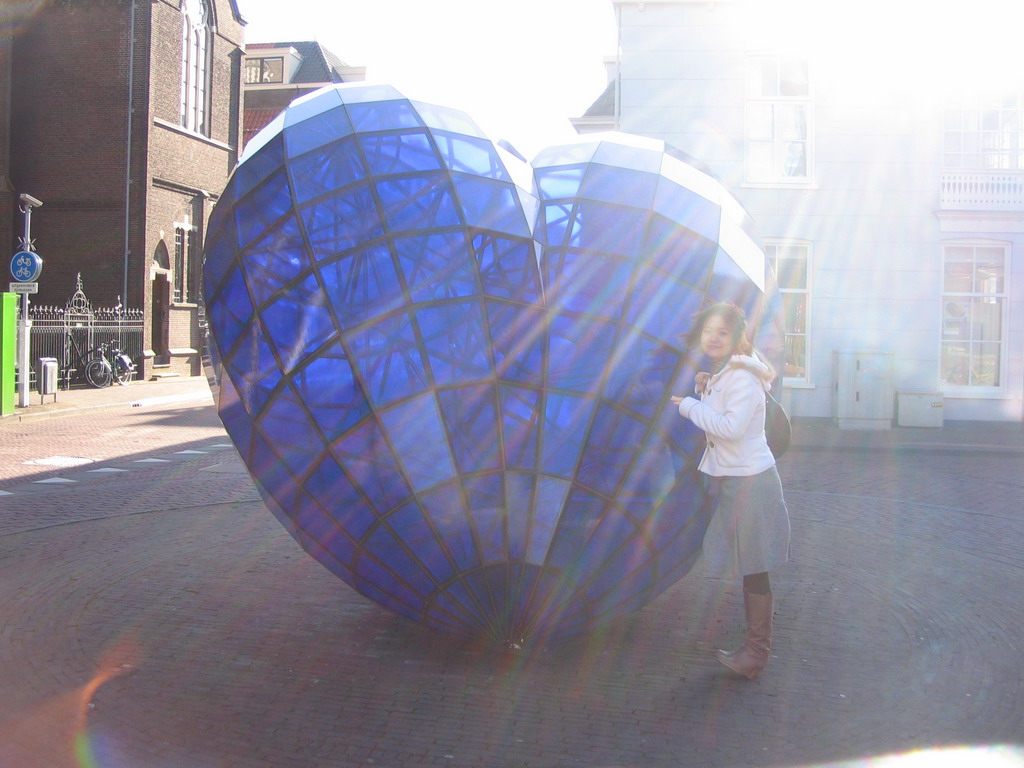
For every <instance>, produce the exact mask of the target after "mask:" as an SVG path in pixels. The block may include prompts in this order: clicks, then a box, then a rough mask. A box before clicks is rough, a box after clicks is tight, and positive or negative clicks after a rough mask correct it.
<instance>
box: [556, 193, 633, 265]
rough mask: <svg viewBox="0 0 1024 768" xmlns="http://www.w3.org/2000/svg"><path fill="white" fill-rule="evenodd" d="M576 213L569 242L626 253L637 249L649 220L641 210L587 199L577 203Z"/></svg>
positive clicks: (582, 246)
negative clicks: (575, 224)
mask: <svg viewBox="0 0 1024 768" xmlns="http://www.w3.org/2000/svg"><path fill="white" fill-rule="evenodd" d="M576 216H577V219H578V223H577V226H576V227H575V228H574V231H573V236H572V237H571V238H570V239H569V241H568V242H569V245H572V246H573V247H576V248H586V249H590V250H594V251H604V252H605V253H615V254H622V255H630V256H633V255H635V254H636V253H637V252H638V250H639V246H640V244H641V243H642V242H643V241H644V230H645V228H646V226H647V223H648V221H649V220H650V214H649V213H648V212H646V211H644V210H642V209H635V208H626V207H623V206H619V205H607V204H605V203H595V202H591V201H590V200H583V201H581V202H580V203H579V205H578V206H577V208H576Z"/></svg>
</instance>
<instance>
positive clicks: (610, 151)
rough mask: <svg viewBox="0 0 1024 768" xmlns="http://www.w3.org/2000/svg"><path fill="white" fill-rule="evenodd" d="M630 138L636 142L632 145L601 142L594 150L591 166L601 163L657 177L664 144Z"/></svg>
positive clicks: (639, 138) (662, 158)
mask: <svg viewBox="0 0 1024 768" xmlns="http://www.w3.org/2000/svg"><path fill="white" fill-rule="evenodd" d="M630 138H631V139H635V140H636V142H635V143H632V144H627V143H625V142H623V143H613V142H610V141H603V142H601V144H600V146H598V148H597V149H596V150H594V158H593V161H592V162H593V164H594V165H598V164H600V163H603V164H604V165H605V166H608V167H611V168H614V169H623V170H626V169H628V170H631V171H641V172H645V173H648V174H650V175H652V176H657V175H658V173H659V172H660V171H661V166H662V163H663V162H664V159H665V155H664V153H663V151H662V150H663V149H664V144H662V142H659V141H654V140H650V139H646V138H644V137H640V136H634V137H630ZM641 145H642V146H641Z"/></svg>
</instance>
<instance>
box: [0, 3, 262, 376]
mask: <svg viewBox="0 0 1024 768" xmlns="http://www.w3.org/2000/svg"><path fill="white" fill-rule="evenodd" d="M15 9H17V10H15V11H11V12H10V13H17V12H21V13H22V14H23V15H22V16H21V17H20V18H19V17H17V16H12V17H10V18H8V19H0V23H3V24H4V25H5V26H3V27H0V33H2V35H3V36H2V38H0V243H4V244H7V245H8V246H9V248H11V249H13V248H14V247H15V246H16V245H17V238H18V236H19V235H20V234H21V233H22V225H21V214H20V212H19V209H18V205H17V200H18V195H19V194H20V193H26V192H27V193H29V194H31V195H33V196H34V197H37V198H39V199H40V200H42V201H43V207H42V208H39V209H36V211H35V212H34V213H33V218H32V235H33V239H34V241H35V250H36V251H38V252H39V254H40V255H41V256H42V257H43V260H44V265H45V266H44V271H43V275H42V277H41V278H40V281H39V293H38V295H37V296H35V297H34V301H35V303H37V304H55V305H63V304H64V303H65V302H66V301H67V299H68V298H69V297H70V295H71V294H72V293H73V291H74V290H75V279H76V275H77V274H78V273H81V274H82V280H83V283H84V287H85V291H86V293H87V295H88V296H89V298H90V300H91V301H92V303H93V305H94V306H114V305H115V304H116V303H117V301H118V300H119V299H120V300H121V301H122V302H123V304H124V305H125V306H126V307H129V308H133V309H142V310H143V311H144V313H145V315H146V318H147V321H146V331H145V338H144V347H145V349H146V352H145V355H144V359H143V360H139V361H137V362H138V363H139V365H140V369H141V375H142V376H144V377H149V376H151V375H153V374H154V373H157V372H161V371H163V372H173V373H183V374H196V373H198V372H199V366H200V359H199V357H200V355H199V353H200V350H201V335H200V334H201V324H202V322H203V318H202V307H201V300H200V284H199V275H200V265H201V258H202V249H201V244H202V239H203V234H204V231H203V230H204V227H205V223H206V220H207V218H208V216H209V213H210V210H211V209H212V207H213V204H214V203H215V202H216V199H217V195H218V194H219V193H220V191H221V189H223V187H224V184H225V182H226V181H227V178H228V175H229V174H230V172H231V169H232V168H233V167H234V165H235V164H236V162H237V160H238V154H239V150H240V147H241V139H242V136H241V84H242V59H243V54H242V46H243V26H244V21H243V20H242V18H241V16H240V14H239V10H238V7H237V4H236V2H235V0H145V1H143V0H48V2H42V0H35V2H27V3H21V4H17V5H16V6H15Z"/></svg>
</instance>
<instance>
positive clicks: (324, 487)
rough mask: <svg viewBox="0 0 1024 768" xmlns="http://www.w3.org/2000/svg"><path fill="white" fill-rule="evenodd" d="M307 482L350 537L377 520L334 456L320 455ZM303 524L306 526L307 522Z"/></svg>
mask: <svg viewBox="0 0 1024 768" xmlns="http://www.w3.org/2000/svg"><path fill="white" fill-rule="evenodd" d="M306 485H307V487H308V488H309V489H310V494H311V495H312V497H313V498H314V499H316V501H317V503H318V504H319V505H320V507H322V508H323V509H324V510H325V511H326V512H327V513H328V515H329V516H330V519H331V521H332V522H333V523H334V524H335V525H337V526H340V527H341V528H342V529H343V530H344V531H346V533H347V534H348V536H349V537H351V538H352V539H359V538H361V537H362V536H363V534H365V533H366V532H367V531H368V530H370V526H372V525H373V524H374V523H376V522H377V517H376V515H374V513H373V510H372V509H371V508H370V506H369V505H368V504H367V503H366V501H365V500H364V499H363V497H362V496H360V495H359V491H358V490H357V489H356V487H355V486H354V485H353V484H352V481H351V480H350V479H349V478H348V476H347V475H346V474H345V471H344V470H343V469H342V467H341V465H339V464H338V462H337V461H336V460H335V459H334V458H333V457H331V456H327V457H325V458H323V460H322V461H321V462H320V463H319V464H318V465H317V466H316V468H315V469H314V470H313V472H312V473H311V474H310V476H309V480H308V482H307V483H306ZM305 527H307V528H308V525H307V526H305ZM324 543H325V544H327V543H329V542H324ZM346 563H349V564H350V563H351V561H350V560H346Z"/></svg>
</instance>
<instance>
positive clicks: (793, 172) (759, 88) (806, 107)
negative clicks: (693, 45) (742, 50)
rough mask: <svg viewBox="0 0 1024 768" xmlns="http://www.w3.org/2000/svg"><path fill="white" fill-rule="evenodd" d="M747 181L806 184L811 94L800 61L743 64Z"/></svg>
mask: <svg viewBox="0 0 1024 768" xmlns="http://www.w3.org/2000/svg"><path fill="white" fill-rule="evenodd" d="M746 93H747V102H746V142H745V143H746V178H747V181H748V182H755V183H771V184H794V183H799V184H806V183H808V182H809V181H810V172H811V98H810V97H811V91H810V79H809V77H808V69H807V62H806V61H804V60H802V59H786V58H778V57H768V56H758V57H751V58H750V59H749V60H748V62H747V86H746Z"/></svg>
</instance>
